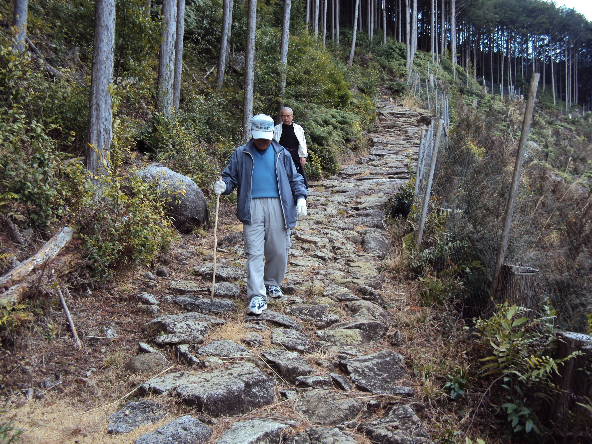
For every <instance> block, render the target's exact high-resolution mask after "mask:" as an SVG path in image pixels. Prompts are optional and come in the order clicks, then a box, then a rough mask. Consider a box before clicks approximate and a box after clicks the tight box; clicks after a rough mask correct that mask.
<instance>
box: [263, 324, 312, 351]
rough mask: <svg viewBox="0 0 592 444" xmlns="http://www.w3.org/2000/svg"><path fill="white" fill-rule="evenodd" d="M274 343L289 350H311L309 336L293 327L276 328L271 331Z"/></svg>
mask: <svg viewBox="0 0 592 444" xmlns="http://www.w3.org/2000/svg"><path fill="white" fill-rule="evenodd" d="M271 342H272V344H276V345H281V346H283V347H285V348H286V349H288V350H294V351H299V352H306V351H310V349H311V343H310V340H309V339H308V336H306V335H305V334H302V333H300V332H299V331H298V330H293V329H291V328H274V329H273V330H272V332H271Z"/></svg>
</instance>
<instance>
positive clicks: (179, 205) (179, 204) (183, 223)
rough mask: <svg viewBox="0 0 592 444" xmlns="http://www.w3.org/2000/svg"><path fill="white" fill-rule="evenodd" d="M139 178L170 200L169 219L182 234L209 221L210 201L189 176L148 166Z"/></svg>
mask: <svg viewBox="0 0 592 444" xmlns="http://www.w3.org/2000/svg"><path fill="white" fill-rule="evenodd" d="M138 175H139V176H140V177H141V178H142V179H143V180H145V181H146V182H150V183H153V184H155V185H156V187H157V189H158V192H159V193H161V195H162V196H163V197H164V199H165V201H166V207H167V213H168V216H170V217H171V218H172V219H173V223H174V224H175V227H176V228H177V230H179V231H180V232H181V233H189V232H191V231H192V230H193V229H194V228H195V227H197V226H200V225H206V224H207V223H208V222H209V214H208V203H207V201H206V198H205V196H204V194H203V192H202V191H201V189H200V188H199V187H198V186H197V184H196V183H195V182H194V181H193V180H191V179H190V178H189V177H187V176H184V175H182V174H179V173H177V172H175V171H173V170H171V169H169V168H167V167H164V166H162V165H158V164H153V165H149V166H147V167H146V168H144V169H142V170H140V171H139V172H138Z"/></svg>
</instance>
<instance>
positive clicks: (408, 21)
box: [405, 0, 411, 81]
mask: <svg viewBox="0 0 592 444" xmlns="http://www.w3.org/2000/svg"><path fill="white" fill-rule="evenodd" d="M410 9H411V8H410V7H409V0H405V42H406V43H407V81H409V80H410V79H411V11H410Z"/></svg>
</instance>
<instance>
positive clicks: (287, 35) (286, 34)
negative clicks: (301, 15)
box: [280, 0, 292, 106]
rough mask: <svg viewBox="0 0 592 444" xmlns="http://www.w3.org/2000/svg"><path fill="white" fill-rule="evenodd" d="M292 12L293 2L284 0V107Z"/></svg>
mask: <svg viewBox="0 0 592 444" xmlns="http://www.w3.org/2000/svg"><path fill="white" fill-rule="evenodd" d="M291 10H292V0H284V23H283V26H282V46H281V49H280V64H281V68H280V69H281V79H280V100H281V105H282V106H283V105H284V95H285V93H286V77H287V74H288V73H287V71H288V47H289V46H290V13H291Z"/></svg>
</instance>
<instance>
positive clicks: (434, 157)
mask: <svg viewBox="0 0 592 444" xmlns="http://www.w3.org/2000/svg"><path fill="white" fill-rule="evenodd" d="M409 79H410V80H409V82H410V84H409V86H410V91H411V93H412V94H413V96H414V97H416V98H417V99H418V100H420V101H421V102H422V103H424V104H425V106H426V107H427V108H428V110H429V111H430V113H431V114H432V121H431V123H430V125H429V127H428V129H427V130H426V131H425V133H424V134H423V136H422V138H421V142H420V145H419V153H418V158H417V168H416V173H415V174H416V175H415V202H416V204H417V205H418V208H421V214H420V219H419V222H418V227H419V228H418V230H417V238H416V244H417V247H418V248H419V246H420V245H421V242H422V238H423V230H424V227H425V222H426V219H427V215H428V212H429V202H430V196H431V193H432V184H433V181H434V175H435V172H436V166H437V162H438V151H439V150H440V151H441V150H442V149H445V147H446V144H447V140H448V131H449V129H450V100H449V97H448V94H446V92H445V91H444V89H443V88H442V85H441V83H440V82H439V81H438V80H437V79H436V78H435V77H434V75H433V74H430V73H428V76H427V77H426V78H425V79H424V80H422V79H421V76H420V75H419V74H418V73H417V72H415V71H414V72H412V73H411V75H410V77H409Z"/></svg>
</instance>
